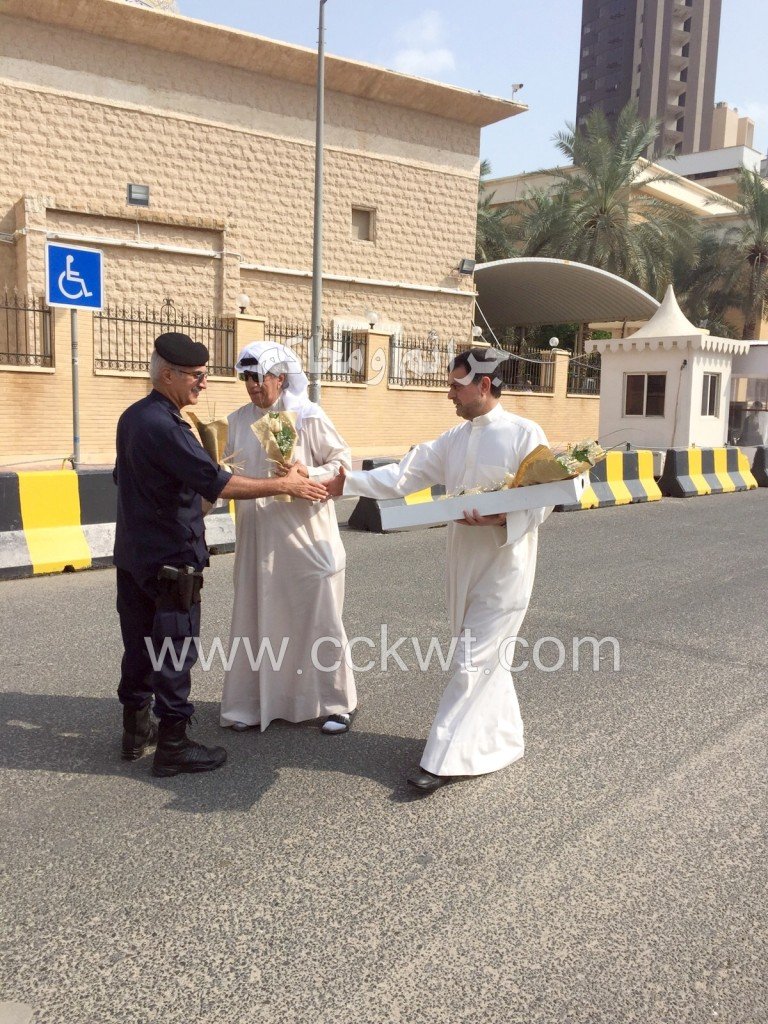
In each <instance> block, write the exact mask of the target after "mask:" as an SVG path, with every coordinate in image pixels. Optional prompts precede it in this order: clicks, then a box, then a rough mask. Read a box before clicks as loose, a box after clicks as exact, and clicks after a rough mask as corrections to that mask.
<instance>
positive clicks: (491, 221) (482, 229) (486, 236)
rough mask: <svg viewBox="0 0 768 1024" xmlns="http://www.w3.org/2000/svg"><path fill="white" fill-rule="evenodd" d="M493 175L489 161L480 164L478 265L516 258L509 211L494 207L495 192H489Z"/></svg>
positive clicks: (476, 252) (476, 253)
mask: <svg viewBox="0 0 768 1024" xmlns="http://www.w3.org/2000/svg"><path fill="white" fill-rule="evenodd" d="M490 175H491V165H490V163H489V162H488V161H487V160H482V161H481V163H480V191H479V193H478V197H477V236H476V241H475V259H476V260H477V261H478V263H491V262H492V261H493V260H505V259H508V258H509V257H510V256H515V255H516V253H515V243H514V239H513V237H512V234H511V232H510V229H509V226H508V223H507V216H508V213H509V211H508V210H505V209H504V207H502V206H493V205H492V203H493V197H494V196H495V195H496V193H495V192H488V191H487V189H486V188H485V182H486V180H487V179H488V178H489V177H490Z"/></svg>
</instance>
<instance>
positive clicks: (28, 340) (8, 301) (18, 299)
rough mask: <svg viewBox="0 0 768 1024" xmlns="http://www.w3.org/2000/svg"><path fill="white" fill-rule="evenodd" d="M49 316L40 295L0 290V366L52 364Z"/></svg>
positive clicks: (50, 319) (51, 326) (51, 320)
mask: <svg viewBox="0 0 768 1024" xmlns="http://www.w3.org/2000/svg"><path fill="white" fill-rule="evenodd" d="M53 340H54V339H53V317H52V316H51V310H50V309H49V308H48V307H47V306H46V305H45V303H44V302H43V300H42V299H41V298H37V297H35V296H29V295H19V294H18V292H15V291H14V292H9V291H7V290H3V291H2V292H0V366H53V365H54V362H53V353H54V346H53Z"/></svg>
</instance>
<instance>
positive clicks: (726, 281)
mask: <svg viewBox="0 0 768 1024" xmlns="http://www.w3.org/2000/svg"><path fill="white" fill-rule="evenodd" d="M718 202H724V203H726V204H727V205H729V206H730V207H731V208H732V209H733V211H734V213H736V214H737V215H738V218H739V221H738V223H737V224H735V225H733V226H732V227H730V228H728V230H726V231H725V232H719V233H718V232H715V231H709V232H707V233H706V234H705V235H704V236H703V237H702V239H701V242H700V245H699V247H698V250H697V251H696V252H694V253H690V254H688V256H687V258H686V256H682V257H681V258H680V259H679V260H678V263H677V265H676V268H675V287H676V289H677V290H678V292H679V293H680V296H681V304H682V305H683V308H684V309H685V312H686V314H687V315H688V316H689V317H690V319H691V320H693V321H694V322H698V323H701V322H703V321H706V324H707V327H708V328H709V329H710V331H711V332H712V333H713V334H724V335H725V336H729V335H731V334H733V333H734V329H733V325H732V324H729V323H728V319H729V316H730V319H733V311H734V310H736V311H738V312H739V313H740V315H741V320H742V325H741V327H740V329H739V331H738V333H739V334H740V335H741V337H742V338H744V339H748V338H755V337H757V333H758V330H759V327H760V322H761V321H762V319H763V308H764V304H765V301H766V298H768V188H767V187H766V182H765V180H764V179H763V178H761V176H760V174H759V173H758V172H757V171H749V170H747V169H746V168H742V169H741V171H740V172H739V192H738V196H737V198H736V199H735V200H730V199H726V198H725V197H720V196H718Z"/></svg>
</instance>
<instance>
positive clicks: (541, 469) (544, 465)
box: [446, 441, 605, 497]
mask: <svg viewBox="0 0 768 1024" xmlns="http://www.w3.org/2000/svg"><path fill="white" fill-rule="evenodd" d="M604 458H605V452H604V451H603V449H602V448H601V447H600V445H599V444H598V443H597V441H579V442H578V443H577V444H569V445H566V446H565V447H564V448H562V449H555V450H553V449H552V448H547V446H546V445H543V444H540V445H538V446H537V447H536V448H534V449H533V451H532V452H529V453H528V455H526V457H525V458H524V459H523V461H522V462H521V463H520V465H519V466H518V468H517V472H515V473H507V475H506V476H505V478H504V479H503V480H499V481H498V482H497V483H494V484H492V485H490V486H489V487H472V488H468V489H465V490H462V491H459V492H458V494H459V495H462V494H487V493H489V492H491V491H501V490H504V488H506V487H530V486H531V485H533V484H551V483H555V482H556V481H558V480H570V479H571V478H572V477H575V476H578V475H579V474H580V473H584V472H586V471H587V470H588V469H591V468H592V466H595V465H597V463H598V462H600V461H601V460H602V459H604ZM446 497H457V495H451V494H449V495H446Z"/></svg>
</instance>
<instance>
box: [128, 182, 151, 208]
mask: <svg viewBox="0 0 768 1024" xmlns="http://www.w3.org/2000/svg"><path fill="white" fill-rule="evenodd" d="M128 205H129V206H149V185H129V186H128Z"/></svg>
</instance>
